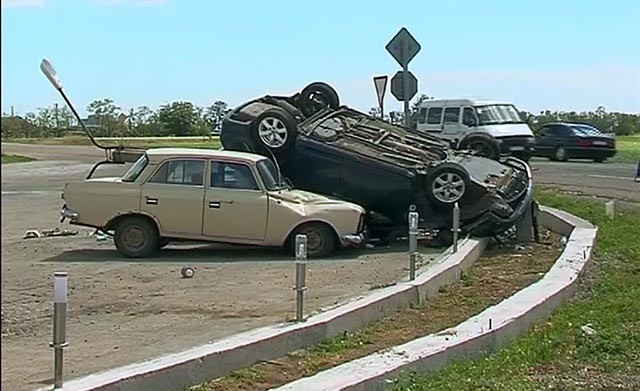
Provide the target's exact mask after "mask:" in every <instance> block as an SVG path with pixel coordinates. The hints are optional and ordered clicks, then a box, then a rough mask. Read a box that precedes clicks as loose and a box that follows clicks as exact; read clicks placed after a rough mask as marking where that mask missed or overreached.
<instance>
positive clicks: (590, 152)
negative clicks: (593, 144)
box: [567, 148, 617, 158]
mask: <svg viewBox="0 0 640 391" xmlns="http://www.w3.org/2000/svg"><path fill="white" fill-rule="evenodd" d="M567 152H568V153H569V156H570V157H585V158H610V157H613V156H615V154H616V152H617V151H616V150H615V149H614V148H570V149H568V150H567Z"/></svg>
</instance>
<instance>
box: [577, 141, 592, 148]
mask: <svg viewBox="0 0 640 391" xmlns="http://www.w3.org/2000/svg"><path fill="white" fill-rule="evenodd" d="M578 146H579V147H590V146H591V141H589V140H579V141H578Z"/></svg>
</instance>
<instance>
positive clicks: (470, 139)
mask: <svg viewBox="0 0 640 391" xmlns="http://www.w3.org/2000/svg"><path fill="white" fill-rule="evenodd" d="M458 149H467V150H472V151H474V152H475V154H476V155H477V156H482V157H486V158H489V159H492V160H500V154H501V153H500V143H499V142H498V140H496V139H495V137H493V136H491V135H489V134H486V133H474V134H470V135H468V136H467V137H465V138H463V139H462V141H460V144H458Z"/></svg>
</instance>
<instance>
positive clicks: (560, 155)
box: [553, 147, 568, 162]
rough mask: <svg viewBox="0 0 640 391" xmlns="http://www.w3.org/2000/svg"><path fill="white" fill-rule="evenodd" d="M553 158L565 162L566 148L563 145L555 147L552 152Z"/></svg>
mask: <svg viewBox="0 0 640 391" xmlns="http://www.w3.org/2000/svg"><path fill="white" fill-rule="evenodd" d="M553 159H554V160H557V161H559V162H566V161H567V160H568V156H567V150H566V149H564V148H563V147H557V148H556V150H555V151H554V152H553Z"/></svg>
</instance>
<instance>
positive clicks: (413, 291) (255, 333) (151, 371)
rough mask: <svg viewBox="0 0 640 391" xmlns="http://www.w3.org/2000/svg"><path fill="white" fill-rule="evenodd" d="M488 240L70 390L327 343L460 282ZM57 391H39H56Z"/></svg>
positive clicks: (166, 385) (135, 384)
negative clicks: (287, 319)
mask: <svg viewBox="0 0 640 391" xmlns="http://www.w3.org/2000/svg"><path fill="white" fill-rule="evenodd" d="M486 244H487V240H486V239H480V240H477V239H466V240H464V241H461V242H460V245H459V248H458V252H457V253H455V254H451V249H448V250H447V251H445V253H444V254H443V256H441V257H439V258H438V259H436V260H435V261H434V262H432V263H431V264H429V265H427V266H424V267H422V268H421V269H419V270H418V275H417V278H416V279H415V280H414V281H403V282H400V283H398V284H397V285H394V286H391V287H388V288H383V289H380V290H377V291H375V292H372V293H370V294H368V295H366V296H364V297H361V298H357V299H354V300H352V301H350V302H347V303H345V304H343V305H341V306H339V307H336V308H332V309H329V310H327V311H326V312H322V313H320V314H318V315H314V316H311V317H310V318H308V319H307V321H306V322H304V323H288V324H279V325H275V326H268V327H263V328H259V329H255V330H250V331H248V332H244V333H241V334H237V335H234V336H231V337H229V338H225V339H222V340H220V341H217V342H214V343H210V344H206V345H202V346H199V347H195V348H192V349H189V350H186V351H184V352H180V353H176V354H170V355H166V356H162V357H159V358H156V359H153V360H150V361H145V362H141V363H136V364H132V365H127V366H124V367H120V368H114V369H111V370H108V371H105V372H100V373H96V374H92V375H88V376H86V377H83V378H79V379H74V380H71V381H69V382H66V383H65V384H64V390H65V391H89V390H92V391H93V390H96V391H97V390H100V391H133V390H154V391H162V390H176V391H182V390H184V389H185V388H187V387H189V386H192V385H195V384H200V383H203V382H206V381H208V380H211V379H215V378H218V377H221V376H224V375H227V374H229V373H230V372H232V371H234V370H236V369H239V368H243V367H247V366H250V365H253V364H255V363H257V362H259V361H263V360H269V359H273V358H277V357H281V356H284V355H285V354H287V353H289V352H291V351H293V350H297V349H302V348H305V347H309V346H312V345H315V344H317V343H319V342H321V341H322V340H324V339H327V338H331V337H334V336H336V335H339V334H341V333H343V332H345V331H352V330H356V329H358V328H361V327H362V326H364V325H366V324H367V323H370V322H372V321H374V320H377V319H380V318H382V317H384V316H386V315H389V314H392V313H394V312H396V311H398V310H401V309H403V308H406V307H408V306H409V305H411V304H415V303H418V302H420V301H422V300H424V299H425V298H426V297H429V296H431V295H433V294H435V293H436V292H437V291H438V289H439V288H440V287H441V286H443V285H447V284H450V283H452V282H454V281H457V280H458V279H459V278H460V275H461V273H462V272H463V271H464V270H466V269H468V268H469V267H470V266H471V265H472V264H473V263H474V262H475V261H476V259H478V257H479V256H480V254H481V253H482V251H483V250H484V248H485V246H486ZM50 389H51V387H44V388H40V389H39V390H38V391H43V390H50Z"/></svg>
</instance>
